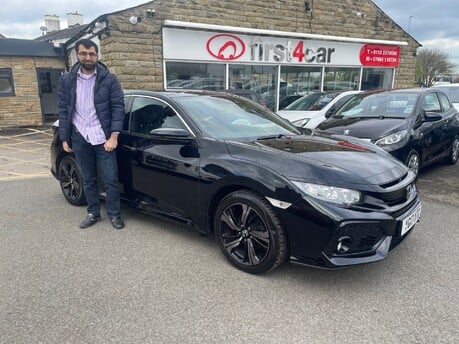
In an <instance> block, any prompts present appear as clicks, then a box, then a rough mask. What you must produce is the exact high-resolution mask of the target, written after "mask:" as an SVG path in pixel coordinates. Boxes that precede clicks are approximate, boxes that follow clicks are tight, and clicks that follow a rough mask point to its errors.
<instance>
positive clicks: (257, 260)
mask: <svg viewBox="0 0 459 344" xmlns="http://www.w3.org/2000/svg"><path fill="white" fill-rule="evenodd" d="M214 231H215V237H216V240H217V242H218V244H219V246H220V249H221V250H222V251H223V254H224V255H225V256H226V258H227V259H228V260H229V261H230V262H231V264H233V265H234V266H236V267H237V268H239V269H241V270H243V271H245V272H248V273H252V274H260V273H266V272H269V271H271V270H273V269H275V268H277V267H278V266H279V265H281V264H282V263H284V262H285V260H286V259H287V238H286V234H285V231H284V229H283V227H282V225H281V222H280V220H279V218H278V216H277V215H276V213H275V212H274V210H273V208H272V206H271V205H270V204H269V203H268V202H267V200H266V199H264V198H263V197H261V196H259V195H258V194H256V193H254V192H251V191H248V190H239V191H235V192H233V193H230V194H228V195H227V196H226V197H224V198H223V199H222V200H221V201H220V203H219V205H218V207H217V210H216V214H215V217H214Z"/></svg>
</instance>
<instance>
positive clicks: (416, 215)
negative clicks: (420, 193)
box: [400, 203, 422, 236]
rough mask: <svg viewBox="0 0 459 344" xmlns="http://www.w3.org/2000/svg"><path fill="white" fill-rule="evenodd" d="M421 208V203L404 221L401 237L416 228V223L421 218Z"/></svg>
mask: <svg viewBox="0 0 459 344" xmlns="http://www.w3.org/2000/svg"><path fill="white" fill-rule="evenodd" d="M421 206H422V204H421V203H419V205H418V206H417V207H416V209H414V211H412V212H411V213H410V214H409V215H408V216H407V217H405V218H404V219H403V220H402V230H401V232H400V235H401V236H404V235H405V234H406V233H408V231H409V230H410V229H411V228H413V227H414V225H415V224H416V222H418V221H419V219H420V218H421Z"/></svg>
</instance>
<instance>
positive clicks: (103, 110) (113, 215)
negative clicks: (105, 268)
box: [58, 39, 124, 229]
mask: <svg viewBox="0 0 459 344" xmlns="http://www.w3.org/2000/svg"><path fill="white" fill-rule="evenodd" d="M75 51H76V53H77V56H78V62H77V63H76V64H75V65H74V66H73V67H72V69H71V70H70V72H68V73H66V74H64V75H62V77H61V78H60V80H59V88H58V104H59V138H60V140H61V141H62V147H63V149H64V150H65V151H66V152H68V153H71V152H74V154H75V157H76V160H77V163H78V166H79V168H80V172H81V176H82V179H83V189H84V192H85V195H86V200H87V202H88V208H87V209H88V214H87V215H86V217H85V218H84V220H83V221H82V222H81V223H80V228H87V227H89V226H92V225H93V224H94V223H96V222H97V221H98V220H100V199H99V187H98V183H97V175H98V174H97V168H100V171H101V175H102V177H103V182H104V186H105V191H106V195H107V196H106V200H105V207H106V212H107V215H108V217H109V219H110V221H111V224H112V226H113V227H114V228H117V229H122V228H123V227H124V221H123V220H122V218H121V213H120V191H119V186H118V166H117V161H116V147H117V146H118V134H119V131H120V130H121V129H122V128H123V117H124V98H123V90H122V89H121V86H120V84H119V82H118V79H117V77H116V76H115V75H114V74H112V73H110V71H109V70H108V69H107V67H106V66H105V65H104V64H102V63H101V62H99V61H98V47H97V45H96V44H95V43H94V42H93V41H91V40H89V39H82V40H80V41H78V42H76V44H75Z"/></svg>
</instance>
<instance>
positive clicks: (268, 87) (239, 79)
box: [229, 65, 284, 110]
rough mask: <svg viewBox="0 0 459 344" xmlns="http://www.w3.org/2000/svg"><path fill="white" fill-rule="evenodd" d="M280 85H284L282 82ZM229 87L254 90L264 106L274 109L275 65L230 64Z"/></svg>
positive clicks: (275, 96)
mask: <svg viewBox="0 0 459 344" xmlns="http://www.w3.org/2000/svg"><path fill="white" fill-rule="evenodd" d="M280 87H281V89H282V87H284V85H283V83H282V82H281V84H280ZM229 88H230V89H243V90H250V91H253V92H256V93H258V94H260V95H261V97H262V99H263V101H264V103H265V104H266V106H267V107H268V108H270V109H271V110H274V107H275V105H276V100H277V67H276V66H256V65H230V66H229Z"/></svg>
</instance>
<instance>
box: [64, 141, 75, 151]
mask: <svg viewBox="0 0 459 344" xmlns="http://www.w3.org/2000/svg"><path fill="white" fill-rule="evenodd" d="M62 148H64V150H65V151H66V152H67V153H72V152H73V150H72V148H70V146H69V144H68V143H67V141H62Z"/></svg>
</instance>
